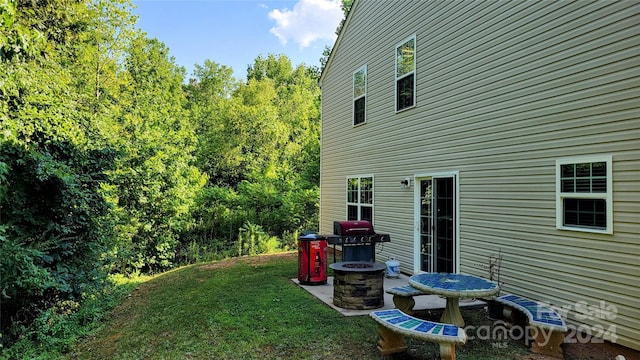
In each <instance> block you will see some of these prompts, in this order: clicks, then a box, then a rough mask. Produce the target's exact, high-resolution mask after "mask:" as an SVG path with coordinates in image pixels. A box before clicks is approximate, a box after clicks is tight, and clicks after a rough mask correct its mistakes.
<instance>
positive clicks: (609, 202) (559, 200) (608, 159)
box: [556, 155, 613, 234]
mask: <svg viewBox="0 0 640 360" xmlns="http://www.w3.org/2000/svg"><path fill="white" fill-rule="evenodd" d="M594 162H605V163H606V164H607V172H606V174H607V175H606V176H607V180H606V184H607V191H606V192H602V193H591V192H588V193H587V192H581V193H575V192H572V193H567V192H561V189H562V188H561V176H562V173H561V168H560V167H561V165H566V164H581V163H594ZM612 165H613V158H612V156H611V155H602V156H582V157H572V158H565V159H558V160H556V228H557V229H560V230H570V231H582V232H589V233H600V234H613V166H612ZM568 198H573V199H602V200H604V201H605V203H606V216H607V221H606V228H605V229H597V228H589V227H581V226H571V225H564V221H563V219H564V199H568Z"/></svg>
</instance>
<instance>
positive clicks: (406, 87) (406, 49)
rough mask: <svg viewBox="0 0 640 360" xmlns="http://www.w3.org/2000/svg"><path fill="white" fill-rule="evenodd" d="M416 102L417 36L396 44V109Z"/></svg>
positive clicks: (405, 107) (401, 108) (408, 106)
mask: <svg viewBox="0 0 640 360" xmlns="http://www.w3.org/2000/svg"><path fill="white" fill-rule="evenodd" d="M415 104H416V36H415V35H413V36H412V37H410V38H409V39H407V40H405V41H403V42H402V43H401V44H399V45H398V46H396V111H400V110H404V109H407V108H410V107H413V106H415Z"/></svg>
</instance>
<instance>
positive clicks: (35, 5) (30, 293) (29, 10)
mask: <svg viewBox="0 0 640 360" xmlns="http://www.w3.org/2000/svg"><path fill="white" fill-rule="evenodd" d="M0 9H2V11H3V13H2V15H3V20H4V22H3V24H2V32H1V33H2V35H3V36H5V35H7V34H8V36H7V37H6V38H5V37H3V38H1V39H2V40H3V41H5V40H6V39H8V40H6V42H3V43H0V47H2V48H3V50H2V56H1V57H0V104H2V105H1V107H0V169H1V171H0V173H1V174H0V253H2V255H3V256H2V257H0V274H2V276H1V279H0V297H1V300H0V301H2V305H3V306H2V307H1V308H0V312H1V314H0V318H1V320H2V321H1V323H0V325H1V327H0V328H1V330H2V334H3V336H2V339H1V340H0V341H2V342H5V341H9V340H11V339H12V338H14V337H16V336H20V335H21V332H20V331H21V330H20V329H21V327H22V326H25V325H28V324H29V322H30V321H31V320H33V319H34V317H36V316H37V315H38V313H39V311H40V310H41V309H43V308H46V307H48V306H51V305H53V304H55V303H57V302H59V301H65V300H69V299H73V300H80V299H82V297H83V296H84V294H85V292H86V291H88V289H90V288H95V287H96V286H99V285H100V283H101V282H102V281H103V280H104V275H105V274H106V273H105V272H104V266H103V265H104V258H103V254H104V253H105V251H106V250H107V249H108V248H109V247H110V239H111V238H112V233H111V229H112V227H111V226H110V225H109V223H110V222H109V217H108V208H109V207H108V204H107V202H106V201H105V200H104V198H103V197H102V195H101V193H100V184H101V183H103V182H104V181H106V176H105V171H106V170H108V169H109V168H111V166H112V163H113V152H112V151H111V150H110V149H108V148H101V147H95V146H92V145H91V144H90V143H89V141H88V136H87V132H86V130H87V129H86V127H85V126H84V125H85V124H84V123H83V121H82V119H83V114H82V110H81V109H79V108H78V106H77V99H78V98H79V93H78V91H77V88H76V87H75V86H74V80H73V79H74V73H73V71H72V70H71V69H72V68H73V66H71V64H74V63H75V62H77V61H78V59H79V57H78V49H79V48H81V47H82V46H83V43H82V41H81V40H82V39H83V38H84V37H85V36H86V34H87V31H88V30H87V18H86V16H87V11H86V6H85V4H84V3H83V2H76V1H47V2H31V1H20V2H16V1H4V2H2V3H1V4H0ZM7 48H11V50H10V51H9V50H7ZM9 325H11V326H9ZM4 335H9V336H4Z"/></svg>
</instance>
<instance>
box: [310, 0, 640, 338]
mask: <svg viewBox="0 0 640 360" xmlns="http://www.w3.org/2000/svg"><path fill="white" fill-rule="evenodd" d="M321 86H322V143H321V180H320V187H321V201H320V204H321V209H320V231H321V232H322V233H331V231H332V224H333V221H334V220H357V219H363V220H371V221H372V222H373V224H374V227H375V229H376V230H377V231H379V232H384V233H389V234H390V235H391V242H390V243H385V244H383V245H379V246H378V251H379V252H380V253H379V254H378V255H377V258H378V259H381V261H385V260H386V258H388V257H391V256H393V257H395V258H396V259H398V260H399V261H400V264H401V270H402V271H403V272H405V273H408V274H413V273H417V272H421V271H430V272H433V271H437V272H464V273H471V274H476V275H480V276H485V277H487V276H488V272H487V269H486V268H487V266H488V261H489V257H490V256H492V255H493V256H495V255H497V254H498V253H501V254H502V258H503V260H502V266H501V281H502V282H503V283H504V285H503V289H504V291H506V292H510V293H515V294H519V295H522V296H526V297H529V298H532V299H535V300H538V301H543V302H549V303H551V305H553V306H557V307H560V308H563V309H566V310H568V322H569V324H571V325H572V326H573V329H578V330H580V331H581V336H582V338H581V339H583V340H584V339H591V336H596V337H599V338H605V339H607V340H611V341H615V342H618V343H620V344H622V345H625V346H628V347H631V348H634V349H640V338H639V337H638V335H637V334H639V333H640V301H639V300H638V299H639V298H640V2H638V1H637V0H632V1H619V2H613V1H575V2H573V1H428V0H425V1H376V0H356V1H355V2H354V4H353V7H352V9H351V11H350V13H349V14H348V16H347V18H346V20H345V23H344V26H343V28H342V30H341V33H340V35H339V37H338V39H337V41H336V43H335V45H334V48H333V50H332V53H331V55H330V57H329V60H328V63H327V65H326V67H325V69H324V71H323V74H322V77H321ZM569 336H571V334H569ZM586 336H589V337H588V338H587V337H586ZM574 340H575V337H574Z"/></svg>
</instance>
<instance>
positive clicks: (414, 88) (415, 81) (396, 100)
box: [393, 34, 418, 113]
mask: <svg viewBox="0 0 640 360" xmlns="http://www.w3.org/2000/svg"><path fill="white" fill-rule="evenodd" d="M412 40H413V70H412V71H410V72H407V73H405V74H402V75H400V76H398V48H400V47H401V46H403V45H404V44H406V43H407V42H409V41H412ZM417 53H418V43H417V41H416V34H413V35H411V36H409V37H408V38H406V39H404V40H402V41H401V42H400V43H399V44H397V45H396V47H395V50H394V53H393V57H394V59H395V60H394V64H395V65H394V68H393V73H394V79H395V83H394V90H395V91H394V93H393V97H394V98H395V111H396V113H399V112H402V111H405V110H408V109H412V108H414V107H416V93H417V71H416V63H417V57H418V56H417ZM410 75H413V105H411V106H407V107H405V108H402V109H398V81H400V80H401V79H404V78H405V77H407V76H410Z"/></svg>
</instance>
